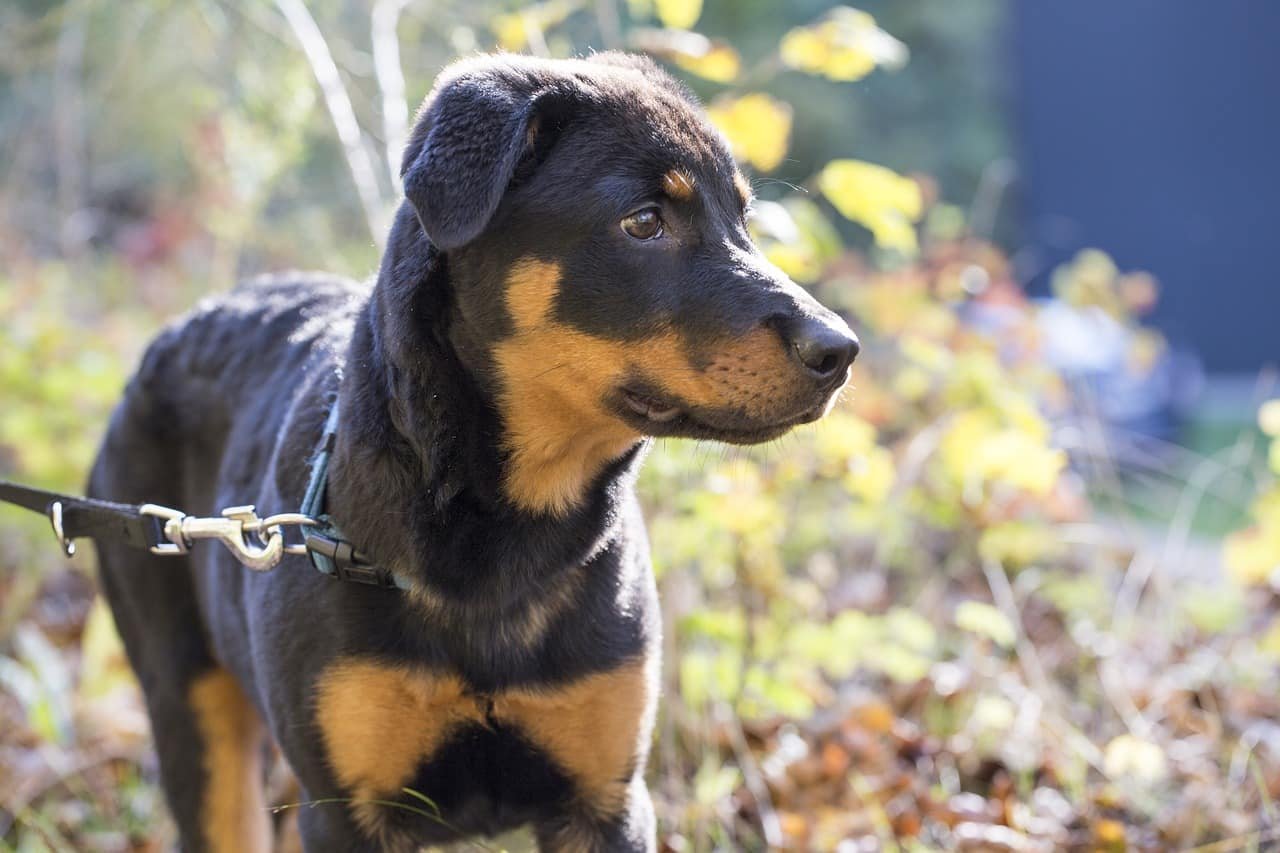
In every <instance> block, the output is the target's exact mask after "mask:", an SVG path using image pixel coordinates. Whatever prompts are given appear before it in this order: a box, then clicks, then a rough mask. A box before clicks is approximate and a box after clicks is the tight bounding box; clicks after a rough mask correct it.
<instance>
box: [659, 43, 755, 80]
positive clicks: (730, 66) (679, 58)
mask: <svg viewBox="0 0 1280 853" xmlns="http://www.w3.org/2000/svg"><path fill="white" fill-rule="evenodd" d="M672 61H673V62H675V64H676V65H679V66H680V67H681V68H683V69H684V70H685V71H688V72H690V73H692V74H697V75H698V76H699V77H705V78H707V79H708V80H712V81H714V82H716V83H732V82H733V81H734V80H736V79H737V78H738V72H739V71H740V70H741V69H742V60H741V59H740V58H739V57H738V52H737V51H736V50H734V49H733V48H732V47H731V46H729V45H728V44H726V43H725V42H721V41H713V42H712V43H711V46H710V47H709V48H708V49H707V50H706V51H705V52H703V53H701V54H677V55H675V56H673V57H672Z"/></svg>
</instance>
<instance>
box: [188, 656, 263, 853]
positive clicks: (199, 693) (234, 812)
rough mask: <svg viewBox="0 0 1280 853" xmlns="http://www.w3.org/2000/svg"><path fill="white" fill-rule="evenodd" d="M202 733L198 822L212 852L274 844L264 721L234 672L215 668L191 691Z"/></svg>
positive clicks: (244, 851) (244, 852) (248, 851)
mask: <svg viewBox="0 0 1280 853" xmlns="http://www.w3.org/2000/svg"><path fill="white" fill-rule="evenodd" d="M187 699H188V702H189V703H190V705H191V710H192V711H193V712H194V714H195V720H196V729H197V731H198V732H199V733H200V746H201V755H200V763H201V766H202V767H203V769H204V774H205V778H204V788H203V790H202V791H201V801H200V802H201V809H200V826H201V830H202V831H203V833H204V837H205V841H206V843H207V845H208V848H209V849H210V850H211V851H214V853H221V851H227V853H253V851H266V850H269V849H270V848H271V827H270V822H269V820H268V818H267V811H266V806H265V803H264V797H263V764H262V754H263V737H264V732H263V728H262V723H261V721H260V720H259V719H258V714H257V711H256V710H255V709H254V707H253V704H252V703H251V702H250V701H249V698H248V697H247V696H246V695H245V694H244V691H243V690H241V689H240V685H239V683H238V682H237V681H236V680H235V677H234V676H232V675H231V673H230V672H227V671H226V670H225V669H216V670H213V671H212V672H208V673H205V674H204V675H201V676H199V677H198V678H196V680H195V681H193V682H192V683H191V687H190V688H189V689H188V692H187Z"/></svg>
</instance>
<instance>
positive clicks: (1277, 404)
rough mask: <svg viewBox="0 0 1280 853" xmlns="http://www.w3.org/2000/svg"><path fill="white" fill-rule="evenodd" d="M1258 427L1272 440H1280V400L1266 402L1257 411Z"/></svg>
mask: <svg viewBox="0 0 1280 853" xmlns="http://www.w3.org/2000/svg"><path fill="white" fill-rule="evenodd" d="M1258 427H1259V428H1260V429H1261V430H1262V431H1263V432H1264V433H1266V434H1267V435H1269V436H1271V437H1272V438H1280V399H1275V400H1268V401H1267V402H1265V403H1263V404H1262V407H1261V408H1259V409H1258Z"/></svg>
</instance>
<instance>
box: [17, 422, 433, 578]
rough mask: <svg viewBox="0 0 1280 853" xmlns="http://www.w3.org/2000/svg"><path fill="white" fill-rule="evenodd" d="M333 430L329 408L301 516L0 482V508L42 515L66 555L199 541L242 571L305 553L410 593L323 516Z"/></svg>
mask: <svg viewBox="0 0 1280 853" xmlns="http://www.w3.org/2000/svg"><path fill="white" fill-rule="evenodd" d="M337 429H338V404H337V403H336V402H335V403H334V404H333V408H332V409H331V410H330V412H329V419H328V421H327V422H326V424H325V430H324V436H323V437H322V439H321V441H320V446H319V447H318V448H317V449H316V453H315V456H314V457H313V458H312V462H311V477H310V481H309V482H308V483H307V492H306V496H305V498H304V499H303V501H302V511H301V512H285V513H279V514H277V515H269V516H267V517H266V518H259V517H258V514H257V513H256V512H255V511H254V508H253V507H252V506H234V507H228V508H226V509H224V510H223V511H222V515H221V516H220V517H212V518H201V517H196V516H191V515H187V514H186V513H184V512H182V511H181V510H176V509H170V508H168V507H163V506H158V505H156V504H136V505H135V504H122V503H115V502H113V501H104V500H98V499H97V498H81V497H73V496H71V495H60V494H58V493H57V492H46V491H44V490H43V489H33V488H31V487H30V486H21V485H18V484H17V483H10V482H8V481H5V480H0V502H3V503H11V504H14V505H15V506H20V507H23V508H25V509H29V510H31V511H32V512H38V513H40V514H42V515H44V516H47V517H48V519H49V523H50V524H51V525H52V526H53V533H54V535H55V536H57V537H58V544H59V545H61V546H62V550H63V551H65V552H66V553H67V555H68V556H70V555H71V554H74V553H75V550H76V548H75V543H74V540H76V539H100V540H107V541H114V542H122V543H124V544H125V545H128V546H130V547H133V548H138V549H141V550H144V551H150V552H151V553H153V554H160V555H177V554H185V553H187V552H188V550H189V549H190V548H191V546H192V545H193V544H194V543H195V542H196V541H198V540H201V539H216V540H218V541H220V542H221V543H222V544H223V545H225V546H226V547H227V548H228V549H229V550H230V551H231V553H232V554H233V555H234V556H235V558H236V559H237V560H238V561H239V562H240V564H241V565H243V566H244V567H245V568H248V569H251V570H253V571H257V572H265V571H270V570H271V569H273V568H275V567H276V566H277V565H278V564H279V563H280V560H281V559H282V558H283V557H284V555H286V554H298V555H302V554H306V555H307V556H308V557H309V558H310V559H311V563H312V565H313V566H315V568H316V569H317V570H318V571H320V572H322V573H323V574H326V575H328V576H329V577H332V578H337V579H338V580H343V581H349V582H351V583H359V584H366V585H370V586H380V587H385V588H388V589H395V588H399V589H409V588H410V584H409V583H408V582H407V581H406V580H405V579H403V578H401V577H399V576H397V575H396V574H395V573H394V572H392V571H390V570H388V569H385V568H383V567H381V566H377V565H372V564H371V563H370V562H369V561H368V559H366V558H365V557H364V555H362V554H360V553H359V552H357V551H356V550H355V548H354V547H353V546H352V544H351V543H350V542H348V541H347V539H346V537H344V536H343V535H342V531H341V530H339V529H338V527H337V526H336V525H335V524H334V522H333V519H331V518H330V517H329V516H328V515H327V514H325V513H324V503H325V487H326V486H327V484H328V475H329V456H330V454H332V452H333V445H334V436H335V434H336V433H337ZM286 527H298V528H300V529H301V531H300V532H301V533H302V538H303V541H302V542H301V543H297V542H295V543H292V544H291V543H288V542H286V541H285V535H284V530H285V528H286Z"/></svg>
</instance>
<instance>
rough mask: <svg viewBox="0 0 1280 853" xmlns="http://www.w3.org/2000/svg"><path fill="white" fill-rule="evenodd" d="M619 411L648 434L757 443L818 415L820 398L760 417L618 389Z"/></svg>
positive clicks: (823, 410) (821, 405) (821, 412)
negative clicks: (794, 410)
mask: <svg viewBox="0 0 1280 853" xmlns="http://www.w3.org/2000/svg"><path fill="white" fill-rule="evenodd" d="M618 397H619V399H620V403H621V405H620V406H618V408H619V409H620V411H619V414H620V415H621V416H622V417H623V419H624V420H626V421H628V422H629V423H631V424H632V425H633V426H635V427H636V428H637V429H639V430H640V432H642V433H644V434H645V435H652V436H680V437H684V438H704V439H710V440H713V441H723V442H727V443H729V444H758V443H760V442H764V441H770V440H771V439H774V438H777V437H778V436H780V435H782V434H784V433H785V432H787V431H788V430H790V429H791V428H792V427H796V426H799V425H800V424H806V423H810V422H812V421H816V420H818V418H820V417H822V416H823V415H824V414H825V413H826V410H827V407H828V401H827V400H823V401H821V402H819V403H817V404H816V405H813V406H810V407H809V408H806V409H804V410H802V411H800V412H799V413H795V414H791V415H788V416H786V417H782V418H775V419H770V420H768V421H761V420H759V419H756V418H750V417H747V416H744V415H741V414H730V413H722V412H707V411H701V410H698V411H695V410H693V409H690V408H686V407H685V406H684V405H682V404H681V403H679V402H677V401H675V400H672V399H670V398H668V397H666V396H664V395H662V394H660V393H657V392H654V391H652V390H650V389H647V388H637V387H624V388H621V389H619V394H618Z"/></svg>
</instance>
